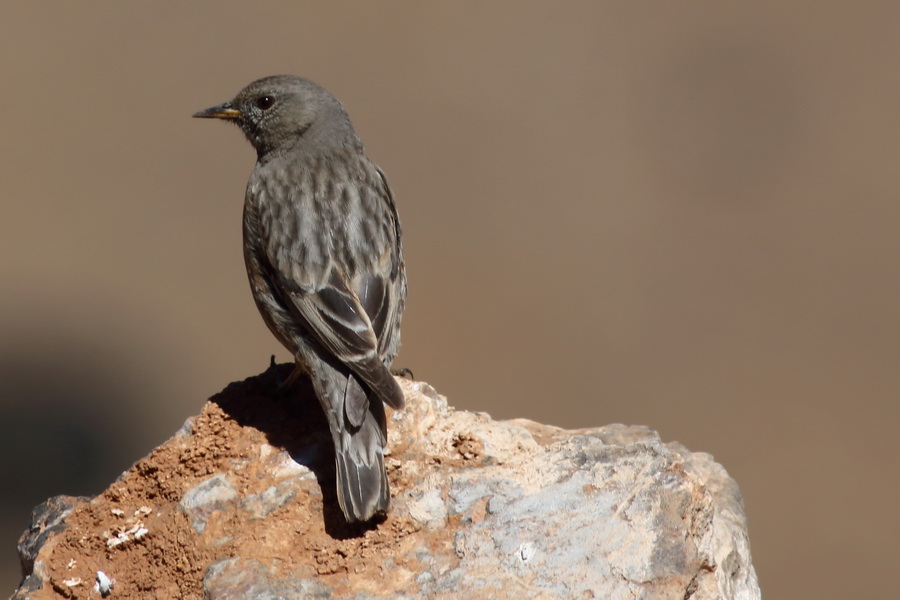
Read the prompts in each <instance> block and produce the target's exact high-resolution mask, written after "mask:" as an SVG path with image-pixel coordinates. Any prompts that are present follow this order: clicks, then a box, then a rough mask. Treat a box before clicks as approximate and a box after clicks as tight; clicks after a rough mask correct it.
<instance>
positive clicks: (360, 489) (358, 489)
mask: <svg viewBox="0 0 900 600" xmlns="http://www.w3.org/2000/svg"><path fill="white" fill-rule="evenodd" d="M354 454H355V453H354V452H353V451H352V450H351V451H348V452H336V453H335V465H336V472H337V497H338V503H339V504H340V506H341V510H342V511H343V512H344V516H345V517H346V518H347V520H348V521H350V522H353V521H368V520H369V519H371V518H372V517H373V516H375V515H376V514H378V513H387V511H388V508H389V506H390V502H391V493H390V489H389V488H388V480H387V473H386V472H385V470H384V456H383V454H382V452H381V449H380V448H379V450H378V451H377V452H376V460H375V461H374V462H373V463H371V464H366V463H364V462H362V461H359V460H357V458H358V457H355V456H354Z"/></svg>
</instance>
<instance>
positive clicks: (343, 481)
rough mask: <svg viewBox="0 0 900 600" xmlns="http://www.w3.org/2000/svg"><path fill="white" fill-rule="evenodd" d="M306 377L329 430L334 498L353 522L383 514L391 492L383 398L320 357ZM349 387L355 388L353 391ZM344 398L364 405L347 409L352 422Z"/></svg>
mask: <svg viewBox="0 0 900 600" xmlns="http://www.w3.org/2000/svg"><path fill="white" fill-rule="evenodd" d="M310 375H311V377H312V382H313V387H314V389H315V391H316V396H318V398H319V402H320V403H321V404H322V409H323V410H324V411H325V416H326V417H327V419H328V425H329V427H330V428H331V438H332V440H333V441H334V455H335V473H336V475H337V498H338V503H339V504H340V506H341V510H342V511H343V513H344V516H345V517H346V519H347V521H349V522H351V523H352V522H355V521H368V520H369V519H371V518H372V517H373V516H375V515H376V514H378V513H386V512H387V511H388V507H389V506H390V501H391V494H390V489H389V487H388V478H387V472H386V471H385V469H384V447H385V445H386V444H387V435H386V431H387V422H386V421H387V419H386V416H385V413H384V404H383V403H382V401H381V398H379V397H378V396H377V395H376V394H375V393H374V392H372V391H371V390H366V389H364V388H363V387H361V386H360V385H359V382H358V381H356V378H355V376H353V375H350V374H349V373H347V372H341V371H340V370H338V369H336V368H334V367H333V366H332V365H330V364H328V363H326V362H324V361H323V362H319V363H318V364H316V365H315V368H313V369H311V372H310ZM395 384H396V382H395ZM351 388H353V390H354V391H352V392H351ZM357 388H358V389H357ZM398 388H399V386H398ZM348 393H349V395H348ZM356 396H361V397H362V398H355V397H356ZM348 397H351V398H355V399H356V400H357V401H360V400H361V404H362V406H364V407H366V409H367V410H364V411H357V412H353V411H351V412H353V417H354V418H353V419H352V420H353V421H356V423H353V422H351V416H350V415H348V414H347V410H346V406H345V402H346V401H347V399H348ZM366 405H368V406H366ZM357 413H361V414H357Z"/></svg>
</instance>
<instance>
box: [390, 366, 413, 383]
mask: <svg viewBox="0 0 900 600" xmlns="http://www.w3.org/2000/svg"><path fill="white" fill-rule="evenodd" d="M391 375H394V376H395V377H402V378H403V379H409V380H411V381H412V380H414V379H415V376H414V375H413V372H412V371H410V370H409V369H407V368H406V367H401V368H399V369H393V370H391Z"/></svg>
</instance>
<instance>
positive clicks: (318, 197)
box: [194, 75, 406, 522]
mask: <svg viewBox="0 0 900 600" xmlns="http://www.w3.org/2000/svg"><path fill="white" fill-rule="evenodd" d="M194 116H195V117H203V118H216V119H225V120H228V121H231V122H233V123H235V124H237V125H238V127H240V128H241V130H242V131H243V132H244V134H245V135H246V136H247V139H248V140H250V143H251V144H253V147H254V148H256V152H257V161H256V166H255V167H254V168H253V173H252V174H251V175H250V180H249V182H248V183H247V192H246V196H245V200H244V260H245V263H246V266H247V275H248V276H249V278H250V288H251V290H252V292H253V298H254V299H255V300H256V306H257V308H259V312H260V314H262V317H263V320H265V322H266V325H268V327H269V329H270V330H271V331H272V333H273V334H275V337H276V338H278V341H280V342H281V343H282V344H284V346H285V347H286V348H287V349H288V350H289V351H290V352H291V354H292V355H293V356H294V359H295V362H296V367H295V369H294V372H293V373H292V375H291V377H290V378H289V380H288V382H287V384H288V385H289V384H290V383H291V382H293V381H294V380H295V379H296V377H297V376H299V375H301V374H303V373H308V374H309V376H310V378H311V379H312V383H313V387H314V389H315V392H316V396H318V398H319V402H320V403H321V405H322V409H323V410H324V411H325V415H326V417H327V419H328V424H329V426H330V428H331V436H332V439H333V440H334V449H335V457H336V461H335V462H336V472H337V497H338V501H339V503H340V506H341V510H342V511H343V512H344V515H345V517H346V518H347V520H348V521H350V522H353V521H366V520H368V519H370V518H371V517H372V516H374V515H375V514H378V513H385V512H387V510H388V506H389V503H390V491H389V489H388V480H387V474H386V473H385V470H384V447H385V443H386V441H387V423H386V420H385V413H384V405H383V404H382V402H384V403H386V404H388V405H390V406H391V407H392V408H395V409H396V408H402V406H403V391H402V390H401V389H400V386H399V384H398V383H397V381H396V380H395V379H394V376H393V375H392V374H391V371H390V366H391V361H392V360H393V358H394V355H395V354H396V353H397V347H398V345H399V343H400V315H401V313H402V312H403V306H404V303H405V299H406V273H405V270H404V265H403V253H402V247H401V240H400V221H399V219H398V217H397V209H396V207H395V204H394V197H393V195H392V194H391V190H390V187H388V183H387V179H386V178H385V176H384V173H383V172H382V171H381V169H379V168H378V166H377V165H375V163H373V162H372V161H371V160H370V159H369V158H368V157H367V156H366V155H365V153H364V152H363V145H362V142H361V141H360V140H359V138H358V137H357V135H356V133H355V132H354V130H353V126H352V124H351V123H350V119H349V117H348V116H347V113H346V111H345V110H344V107H343V106H342V105H341V103H340V102H338V100H337V99H336V98H335V97H334V96H332V95H331V94H330V93H328V92H327V91H325V90H324V89H323V88H321V87H319V86H318V85H316V84H315V83H313V82H312V81H309V80H308V79H303V78H301V77H294V76H289V75H279V76H274V77H267V78H265V79H260V80H258V81H255V82H253V83H251V84H250V85H248V86H247V87H245V88H244V89H243V90H241V91H240V92H239V93H238V94H237V96H235V97H234V98H233V99H232V100H230V101H229V102H226V103H224V104H220V105H219V106H214V107H212V108H209V109H207V110H203V111H200V112H198V113H196V114H195V115H194Z"/></svg>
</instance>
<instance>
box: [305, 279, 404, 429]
mask: <svg viewBox="0 0 900 600" xmlns="http://www.w3.org/2000/svg"><path fill="white" fill-rule="evenodd" d="M365 279H367V280H368V284H367V285H366V286H365V290H366V291H365V292H364V294H363V295H364V297H365V298H366V299H367V300H370V299H371V298H377V296H378V295H379V294H382V295H384V294H383V291H382V292H379V291H378V290H379V288H380V289H382V290H383V289H384V287H385V286H384V284H383V283H382V282H381V281H380V278H378V277H377V276H366V277H365ZM289 297H290V299H291V303H292V305H293V308H294V310H295V311H296V314H297V315H298V316H299V317H300V318H301V319H302V321H303V322H304V324H305V325H306V328H307V329H308V331H310V332H311V333H312V334H313V336H314V337H315V338H316V340H317V341H318V342H319V343H320V344H321V345H322V346H323V347H324V348H325V349H326V350H327V351H328V352H329V354H331V355H332V356H334V357H335V358H337V359H338V360H339V361H340V362H341V363H343V364H345V365H346V366H347V367H349V368H350V369H351V370H352V371H353V372H354V373H356V374H357V375H358V376H359V377H360V378H361V379H362V380H363V381H364V382H365V383H366V384H368V386H369V387H370V388H371V389H372V390H373V391H374V392H375V393H376V394H378V396H379V397H380V398H381V399H382V400H384V401H385V402H386V403H387V404H389V405H390V406H391V407H393V408H401V407H402V406H403V391H402V390H401V389H400V387H399V385H398V384H397V382H396V380H395V379H394V377H393V375H391V372H390V370H388V368H387V367H385V366H384V363H383V362H382V361H381V359H380V358H379V356H378V339H377V337H376V335H375V331H374V330H373V327H372V321H371V319H370V317H369V314H368V313H367V311H366V310H365V308H363V304H362V303H361V302H360V298H359V296H357V294H356V293H355V292H354V291H353V290H352V289H351V288H350V286H349V285H348V282H347V281H345V280H344V278H343V277H341V276H340V275H338V274H337V273H336V272H334V271H332V275H331V277H330V278H329V280H328V282H327V284H326V285H324V286H323V287H321V288H319V289H318V290H315V291H313V292H302V291H294V292H291V293H290V294H289ZM379 318H380V317H379ZM360 392H362V390H360V389H358V388H356V387H354V382H353V381H352V380H348V382H347V392H346V397H345V411H346V412H347V416H348V418H349V419H350V421H351V422H352V423H354V424H358V423H361V422H362V419H363V417H364V416H365V411H366V409H367V408H368V404H367V399H366V396H365V394H364V393H360Z"/></svg>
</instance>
